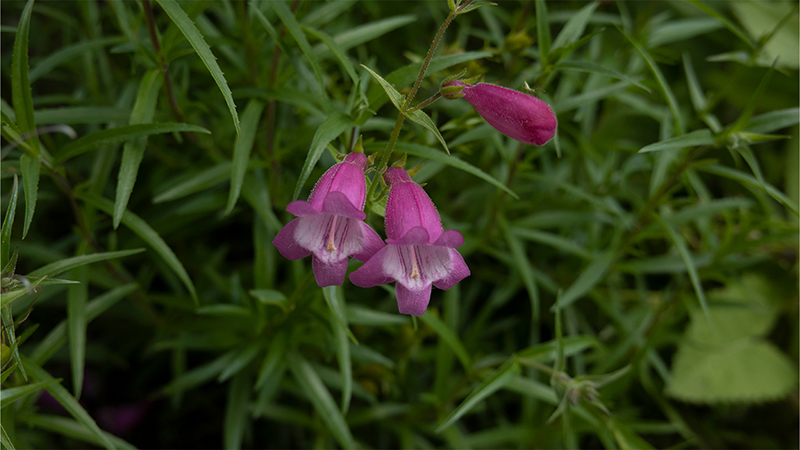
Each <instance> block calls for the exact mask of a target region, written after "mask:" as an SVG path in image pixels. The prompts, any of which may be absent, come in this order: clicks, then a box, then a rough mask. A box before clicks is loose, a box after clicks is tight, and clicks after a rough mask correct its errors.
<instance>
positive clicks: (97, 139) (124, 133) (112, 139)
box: [56, 123, 211, 164]
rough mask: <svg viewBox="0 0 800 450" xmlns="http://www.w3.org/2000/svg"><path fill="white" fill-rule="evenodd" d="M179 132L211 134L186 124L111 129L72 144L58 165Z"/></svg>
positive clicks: (141, 124) (144, 125)
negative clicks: (105, 148) (101, 150)
mask: <svg viewBox="0 0 800 450" xmlns="http://www.w3.org/2000/svg"><path fill="white" fill-rule="evenodd" d="M178 131H183V132H187V131H193V132H197V133H211V132H210V131H208V130H206V129H205V128H203V127H198V126H197V125H189V124H186V123H140V124H136V125H126V126H122V127H117V128H109V129H107V130H101V131H95V132H94V133H92V134H89V135H87V136H84V137H82V138H80V139H78V140H76V141H73V142H70V143H69V144H68V145H66V146H65V147H64V148H62V149H61V152H59V154H58V155H56V164H60V163H62V162H64V161H66V160H68V159H70V158H73V157H75V156H78V155H80V154H83V153H86V152H88V151H90V150H96V149H97V148H99V147H102V146H104V145H113V144H119V143H121V142H125V141H129V140H133V139H138V138H143V137H147V136H150V135H152V134H164V133H175V132H178Z"/></svg>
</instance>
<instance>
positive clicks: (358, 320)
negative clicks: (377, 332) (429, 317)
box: [347, 305, 408, 327]
mask: <svg viewBox="0 0 800 450" xmlns="http://www.w3.org/2000/svg"><path fill="white" fill-rule="evenodd" d="M347 321H348V323H352V324H358V325H369V326H373V327H377V326H385V325H403V324H406V323H408V317H407V316H404V315H398V314H389V313H385V312H381V311H375V310H374V309H371V308H365V307H363V306H358V305H347Z"/></svg>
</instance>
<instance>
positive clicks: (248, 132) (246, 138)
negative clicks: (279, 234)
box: [225, 100, 264, 214]
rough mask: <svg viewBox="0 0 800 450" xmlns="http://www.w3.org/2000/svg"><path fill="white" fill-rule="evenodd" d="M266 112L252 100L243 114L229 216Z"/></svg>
mask: <svg viewBox="0 0 800 450" xmlns="http://www.w3.org/2000/svg"><path fill="white" fill-rule="evenodd" d="M263 111H264V104H263V103H261V102H260V101H258V100H250V102H249V103H248V104H247V106H246V107H245V108H244V113H242V135H241V137H240V139H239V140H238V141H237V142H236V144H234V146H233V165H232V166H231V189H230V191H228V206H226V207H225V214H229V213H230V212H231V211H232V210H233V207H234V206H235V205H236V200H238V199H239V193H240V192H241V190H242V184H243V183H244V176H245V174H246V173H247V164H248V163H249V162H250V151H251V150H252V148H253V142H254V141H255V137H256V130H258V121H259V119H260V118H261V113H262V112H263Z"/></svg>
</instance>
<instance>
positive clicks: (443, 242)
mask: <svg viewBox="0 0 800 450" xmlns="http://www.w3.org/2000/svg"><path fill="white" fill-rule="evenodd" d="M433 245H437V246H440V247H450V248H456V247H458V246H461V245H464V236H462V235H461V233H459V232H458V231H456V230H447V231H445V232H444V233H442V234H441V235H440V236H439V239H436V242H434V243H433Z"/></svg>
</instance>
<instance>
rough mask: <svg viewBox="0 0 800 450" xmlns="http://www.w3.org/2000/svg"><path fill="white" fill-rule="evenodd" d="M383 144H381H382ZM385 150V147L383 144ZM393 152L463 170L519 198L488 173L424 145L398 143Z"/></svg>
mask: <svg viewBox="0 0 800 450" xmlns="http://www.w3.org/2000/svg"><path fill="white" fill-rule="evenodd" d="M382 144H383V143H382ZM383 147H384V148H385V147H386V145H385V144H383ZM394 148H395V151H397V152H398V153H408V154H409V155H413V156H419V157H420V158H425V159H429V160H431V161H436V162H440V163H443V164H447V165H448V166H450V167H455V168H456V169H458V170H463V171H464V172H466V173H468V174H470V175H474V176H476V177H478V178H480V179H481V180H484V181H486V182H487V183H490V184H492V185H494V186H497V187H498V188H500V189H502V190H504V191H506V192H507V193H508V194H509V195H511V196H512V197H514V198H516V199H518V198H519V196H518V195H517V194H516V193H515V192H514V191H512V190H511V189H509V187H508V186H506V185H505V183H502V182H500V181H499V180H498V179H497V178H494V177H493V176H491V175H489V174H488V173H486V172H484V171H482V170H481V169H479V168H477V167H475V166H473V165H472V164H470V163H468V162H466V161H464V160H463V159H459V158H458V157H457V156H446V155H444V154H443V153H442V152H439V151H436V150H434V149H432V148H430V147H426V146H424V145H419V144H412V143H408V142H398V143H397V144H395V147H394Z"/></svg>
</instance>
